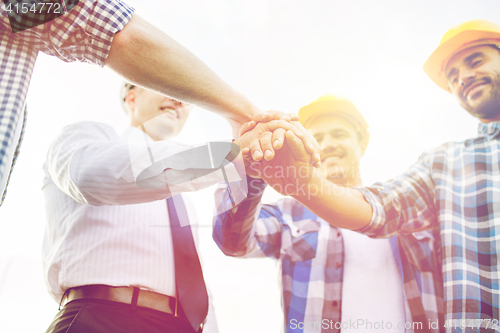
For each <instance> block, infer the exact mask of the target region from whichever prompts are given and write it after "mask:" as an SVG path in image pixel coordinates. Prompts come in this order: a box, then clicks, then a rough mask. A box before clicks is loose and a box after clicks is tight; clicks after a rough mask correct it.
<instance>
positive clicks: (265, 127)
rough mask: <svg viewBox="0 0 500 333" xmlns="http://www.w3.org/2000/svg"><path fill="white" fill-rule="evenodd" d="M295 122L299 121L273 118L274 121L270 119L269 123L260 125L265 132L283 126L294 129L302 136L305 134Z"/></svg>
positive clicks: (297, 134)
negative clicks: (292, 121) (290, 121)
mask: <svg viewBox="0 0 500 333" xmlns="http://www.w3.org/2000/svg"><path fill="white" fill-rule="evenodd" d="M295 123H297V122H294V123H293V124H292V123H289V122H287V121H285V120H282V119H280V120H272V121H269V122H267V123H260V124H259V126H260V128H261V130H263V132H265V131H268V132H274V131H275V130H277V129H278V128H283V129H285V130H291V131H293V134H295V136H297V137H299V138H302V137H303V136H304V134H303V133H302V132H301V131H300V130H299V129H298V128H297V127H296V126H295Z"/></svg>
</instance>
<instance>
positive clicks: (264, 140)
mask: <svg viewBox="0 0 500 333" xmlns="http://www.w3.org/2000/svg"><path fill="white" fill-rule="evenodd" d="M272 138H273V134H272V133H271V132H264V133H262V134H261V135H260V138H259V142H260V148H261V149H262V151H263V152H264V159H265V160H266V161H270V160H272V159H273V157H274V149H273V142H272Z"/></svg>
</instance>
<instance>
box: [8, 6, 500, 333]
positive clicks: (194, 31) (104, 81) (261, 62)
mask: <svg viewBox="0 0 500 333" xmlns="http://www.w3.org/2000/svg"><path fill="white" fill-rule="evenodd" d="M129 3H130V4H132V5H134V6H136V7H137V8H139V10H138V13H139V14H142V16H144V17H147V18H148V19H149V20H150V21H151V22H153V23H154V24H156V25H157V26H159V27H160V28H161V29H162V30H163V31H165V32H166V33H167V34H169V35H170V36H172V37H174V38H175V39H176V40H177V41H179V42H180V43H181V44H183V45H184V46H186V47H187V48H188V49H190V50H191V51H192V52H194V53H195V54H196V55H197V56H198V57H200V58H201V59H202V60H203V61H204V62H206V63H207V64H208V65H209V66H210V67H211V68H212V69H213V70H214V71H215V72H216V73H218V74H219V75H220V76H221V77H222V78H223V79H224V80H226V81H227V82H229V83H230V84H231V85H233V86H234V87H236V88H237V89H239V90H240V91H242V92H243V93H245V94H246V95H247V96H248V97H249V98H250V99H251V100H252V101H254V102H255V103H256V104H257V105H258V106H260V107H261V108H263V109H277V110H284V111H287V112H291V111H294V112H296V111H297V110H298V109H299V108H300V107H301V106H304V105H306V104H308V103H309V102H311V101H312V100H313V99H316V98H318V97H319V96H321V95H322V94H325V93H332V94H340V95H342V96H346V97H349V98H351V99H352V100H353V102H354V103H355V104H356V105H357V106H358V108H359V109H360V111H361V112H362V113H363V114H364V115H365V118H366V119H367V121H368V123H369V124H370V127H371V141H370V145H369V147H368V149H367V152H366V155H365V157H364V158H363V162H362V175H363V180H364V182H365V183H366V184H370V183H373V182H375V181H377V180H385V179H388V178H390V177H392V176H396V175H397V174H399V173H401V172H403V171H404V170H405V169H406V168H408V167H409V166H410V164H411V163H413V162H414V161H415V160H416V159H417V158H418V156H419V155H420V154H421V153H422V152H423V151H424V150H425V149H430V148H433V147H435V146H438V145H440V144H442V143H444V142H446V141H451V140H463V139H466V138H470V137H473V136H475V134H476V128H477V123H478V122H477V120H475V119H474V118H472V117H471V116H469V115H468V114H467V113H466V112H465V111H464V110H463V109H461V108H460V106H459V105H458V103H457V102H456V101H455V100H454V99H453V97H452V96H451V95H450V94H448V93H446V92H444V91H443V90H441V89H440V88H439V87H437V86H436V85H434V84H433V83H432V82H431V81H430V79H428V78H427V77H426V75H425V74H424V72H423V70H422V64H423V63H424V61H425V60H426V58H427V56H428V55H429V54H430V53H431V52H432V51H433V49H434V48H435V47H436V46H437V45H438V43H439V40H440V38H441V36H442V35H443V34H444V32H445V31H446V30H447V29H448V28H450V27H451V26H453V25H456V24H458V23H461V22H463V21H466V20H471V19H487V20H491V21H493V22H496V23H500V21H498V18H497V16H498V13H499V12H500V2H498V1H493V0H491V1H481V0H476V1H474V2H472V1H463V0H440V1H436V0H423V1H422V0H421V1H401V0H396V1H388V0H385V1H384V0H379V1H361V0H350V1H345V0H342V1H338V0H269V1H264V0H252V1H248V0H247V1H237V0H211V1H202V0H182V1H171V0H168V1H165V0H163V1H159V0H158V1H155V0H141V1H138V0H134V1H129ZM138 4H140V5H138ZM158 70H161V69H158ZM119 83H120V78H119V77H118V76H117V75H115V74H114V73H112V72H111V71H110V70H107V69H100V68H98V67H97V66H89V65H85V64H65V63H62V62H60V61H59V60H57V59H55V58H50V57H48V56H45V55H40V56H39V59H38V61H37V64H36V66H35V71H34V75H33V78H32V82H31V86H30V90H29V94H28V112H29V117H28V118H29V119H28V125H27V133H26V136H25V139H24V143H23V146H22V152H21V155H20V158H19V160H18V163H17V165H16V168H15V171H14V174H13V177H12V180H11V184H10V186H9V191H8V195H7V199H6V201H5V203H4V205H3V206H2V208H1V209H0V331H1V332H19V331H20V329H19V326H20V325H22V327H23V328H22V329H21V331H22V332H40V331H42V332H43V331H45V329H46V328H47V327H48V325H49V323H50V322H51V320H52V318H53V316H54V315H55V314H56V312H57V304H56V303H55V302H54V301H53V300H52V299H51V298H50V297H49V296H48V293H47V291H46V289H45V285H44V282H43V276H42V271H41V243H42V235H43V230H44V224H45V214H44V209H43V200H42V195H41V191H40V188H41V181H42V177H43V173H42V170H41V166H42V164H43V161H44V157H45V153H46V151H47V148H48V146H49V144H50V142H51V141H52V139H53V138H54V136H55V134H56V133H57V132H58V131H59V130H60V129H61V128H62V127H63V126H65V125H67V124H70V123H74V122H77V121H82V120H91V121H100V122H105V123H108V124H111V125H113V126H114V127H115V128H116V129H117V130H118V131H120V132H121V131H122V130H123V129H124V128H125V126H126V125H127V117H126V116H125V114H124V113H123V111H122V110H121V109H120V106H119V103H118V90H119V88H118V85H119ZM229 137H230V131H229V126H228V125H227V124H226V123H225V121H224V120H222V119H221V118H219V117H217V116H215V115H213V114H210V113H208V112H206V111H204V110H200V109H196V110H195V112H192V113H191V116H190V120H189V121H188V123H187V125H186V128H185V130H184V131H183V133H182V134H181V137H180V139H183V140H186V141H190V142H197V143H200V142H205V141H211V140H217V139H227V138H229ZM192 198H193V199H194V200H195V202H196V203H197V208H199V212H198V213H199V216H200V220H201V222H202V223H204V224H205V225H210V224H211V219H212V203H213V189H206V190H203V191H200V192H198V193H195V194H193V195H192ZM276 198H278V196H277V195H276V194H274V193H271V192H270V191H269V193H266V200H267V201H268V202H272V201H274V200H275V199H276ZM198 203H201V204H199V205H198ZM200 236H201V239H202V252H203V258H204V263H205V272H206V277H207V282H208V285H209V286H210V287H211V289H212V293H213V294H214V299H215V306H216V312H217V315H218V319H219V326H220V331H221V333H232V332H241V333H246V332H249V333H250V332H255V331H260V332H263V333H267V332H269V333H274V332H279V330H280V329H281V326H282V314H281V308H280V289H279V287H278V276H279V274H278V273H277V272H278V271H277V267H278V266H277V264H276V262H274V261H273V260H271V259H252V260H248V259H247V260H243V259H233V258H226V257H224V255H223V254H222V253H221V252H220V251H219V250H218V248H217V247H216V246H215V244H214V243H213V241H212V240H211V230H210V228H208V227H205V228H201V229H200ZM26 313H29V314H30V320H26V319H25V314H26ZM20 323H22V324H20Z"/></svg>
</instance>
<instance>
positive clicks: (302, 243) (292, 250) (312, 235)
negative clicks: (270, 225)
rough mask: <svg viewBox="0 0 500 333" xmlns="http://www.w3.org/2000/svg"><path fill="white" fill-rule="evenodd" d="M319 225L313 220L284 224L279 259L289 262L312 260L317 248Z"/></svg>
mask: <svg viewBox="0 0 500 333" xmlns="http://www.w3.org/2000/svg"><path fill="white" fill-rule="evenodd" d="M319 228H320V223H319V222H318V221H314V220H309V219H308V220H300V221H294V222H293V224H291V225H289V224H285V226H284V228H283V239H282V246H281V259H282V260H288V261H291V262H301V261H307V260H312V259H314V258H315V257H316V250H317V248H318V233H319Z"/></svg>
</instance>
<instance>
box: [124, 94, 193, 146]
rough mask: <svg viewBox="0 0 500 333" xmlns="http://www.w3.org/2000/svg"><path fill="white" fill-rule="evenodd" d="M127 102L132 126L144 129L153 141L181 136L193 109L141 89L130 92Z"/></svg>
mask: <svg viewBox="0 0 500 333" xmlns="http://www.w3.org/2000/svg"><path fill="white" fill-rule="evenodd" d="M125 102H126V103H128V106H129V109H130V124H131V125H132V126H136V127H138V126H141V129H142V128H144V129H143V130H145V131H146V133H147V134H148V135H149V136H150V137H151V138H152V139H153V140H167V139H170V138H172V137H174V136H176V135H177V134H179V132H180V131H181V130H182V127H183V126H184V124H185V122H186V120H187V117H188V115H189V111H190V110H191V108H192V107H191V105H189V104H187V103H183V102H179V101H176V100H174V99H171V98H169V97H166V96H163V95H161V94H159V93H156V92H153V91H150V90H146V89H142V88H139V87H136V88H134V89H131V90H130V91H129V93H128V95H127V98H126V100H125Z"/></svg>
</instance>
